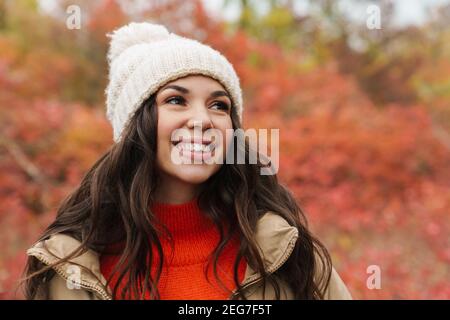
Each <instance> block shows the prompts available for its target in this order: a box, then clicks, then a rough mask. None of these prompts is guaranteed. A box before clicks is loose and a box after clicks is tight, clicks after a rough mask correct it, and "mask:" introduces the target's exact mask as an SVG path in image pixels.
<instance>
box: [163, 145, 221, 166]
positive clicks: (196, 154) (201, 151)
mask: <svg viewBox="0 0 450 320" xmlns="http://www.w3.org/2000/svg"><path fill="white" fill-rule="evenodd" d="M197 141H198V142H188V141H186V140H183V141H179V142H175V143H172V144H173V147H174V148H177V149H178V150H179V151H180V154H181V156H183V157H184V158H186V159H190V160H194V161H197V162H198V161H201V160H209V159H211V158H212V157H213V156H214V155H215V150H216V145H215V144H214V143H212V142H211V141H205V140H203V141H199V140H197ZM199 142H201V143H199Z"/></svg>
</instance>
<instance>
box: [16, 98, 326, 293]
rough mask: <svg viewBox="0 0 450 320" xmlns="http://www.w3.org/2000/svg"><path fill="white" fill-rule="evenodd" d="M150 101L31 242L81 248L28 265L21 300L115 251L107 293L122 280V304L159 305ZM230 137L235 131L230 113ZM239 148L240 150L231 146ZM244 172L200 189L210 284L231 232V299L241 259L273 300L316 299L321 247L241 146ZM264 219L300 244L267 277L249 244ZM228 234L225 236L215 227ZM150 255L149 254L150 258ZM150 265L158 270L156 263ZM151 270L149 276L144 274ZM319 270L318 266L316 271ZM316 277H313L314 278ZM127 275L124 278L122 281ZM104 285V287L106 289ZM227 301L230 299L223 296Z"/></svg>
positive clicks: (236, 169) (154, 119)
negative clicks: (90, 256)
mask: <svg viewBox="0 0 450 320" xmlns="http://www.w3.org/2000/svg"><path fill="white" fill-rule="evenodd" d="M157 112H158V111H157V107H156V104H155V94H153V95H152V96H150V97H149V98H148V99H147V100H146V101H144V103H143V104H142V105H141V107H140V108H138V109H137V110H136V112H135V113H134V114H133V115H132V117H131V118H130V121H129V124H128V125H127V126H126V128H125V129H124V136H123V139H121V141H120V142H118V143H116V144H113V145H112V146H111V147H110V148H109V150H108V151H107V152H106V153H104V154H103V155H102V156H101V157H100V159H98V160H97V162H96V163H95V164H94V165H93V167H92V168H91V169H90V170H89V171H88V172H87V173H86V175H85V176H84V177H83V179H82V181H81V183H80V186H79V187H78V188H77V189H75V191H74V192H72V193H71V194H70V195H69V196H68V197H67V198H66V199H64V200H63V202H62V203H61V205H60V206H59V208H58V210H57V216H56V219H55V221H54V222H53V223H52V224H51V225H50V226H48V228H47V229H46V230H45V231H44V233H43V234H42V236H41V237H40V238H39V240H38V241H41V240H45V239H48V238H49V237H50V236H51V235H54V234H57V233H62V234H66V235H69V236H71V237H73V238H75V239H77V240H78V241H80V242H81V245H80V247H79V248H78V250H76V251H74V252H73V253H72V254H71V255H69V256H67V257H64V258H63V259H60V260H59V261H57V262H56V263H55V264H53V265H48V266H46V265H44V264H43V263H41V262H40V261H38V260H37V259H36V258H34V257H31V256H30V257H28V261H27V265H26V268H25V270H24V274H25V278H24V282H23V286H24V293H25V297H26V298H27V299H34V298H35V297H36V296H37V295H38V294H39V293H40V292H41V291H40V290H44V292H48V281H49V279H51V277H52V276H54V272H53V270H52V267H54V266H55V265H59V264H61V263H63V262H66V261H68V260H69V259H71V258H73V257H74V256H77V255H79V254H82V253H84V252H86V251H87V250H89V249H90V250H94V251H96V252H105V251H104V250H105V248H109V246H112V245H114V244H117V243H122V244H123V246H122V249H121V250H120V252H119V253H120V254H121V256H120V257H121V258H120V260H119V262H118V264H117V265H116V268H115V269H114V270H113V275H115V276H117V282H116V285H115V286H114V288H112V292H113V297H118V290H119V289H118V287H119V283H121V282H123V281H125V280H126V282H125V285H124V287H123V290H122V291H121V295H120V297H121V298H122V299H125V298H128V299H130V298H132V297H139V298H140V299H144V298H145V293H146V292H149V293H150V297H151V299H159V293H158V289H157V283H158V279H159V277H160V275H161V270H162V267H163V263H164V261H163V252H162V245H161V242H160V240H159V237H158V234H159V232H160V231H161V230H163V229H164V226H161V225H159V224H158V222H157V221H156V218H155V216H154V215H153V213H152V212H151V210H146V209H145V208H150V204H151V203H152V201H153V198H152V195H153V193H154V191H155V189H156V188H157V187H158V171H157V168H156V167H155V159H156V146H157V145H156V144H157V140H156V138H157V124H158V113H157ZM231 120H232V124H233V128H234V129H238V128H241V123H240V121H239V118H238V116H237V114H236V112H235V108H232V112H231ZM236 145H237V146H238V148H239V143H237V144H236ZM243 148H244V149H245V150H244V152H245V155H246V159H245V160H246V161H245V164H235V163H236V161H234V164H223V165H222V166H221V168H220V169H219V170H218V171H217V172H216V173H215V174H214V175H212V176H211V177H210V178H209V179H208V180H207V181H206V182H205V183H204V184H203V187H202V189H201V193H200V194H199V196H198V205H199V207H200V208H201V209H202V211H203V212H205V213H206V214H208V216H209V217H210V218H211V219H212V220H213V221H214V222H215V225H216V227H217V228H218V230H219V232H220V240H219V243H218V244H217V246H216V247H215V250H214V251H213V253H212V255H211V257H212V262H213V268H214V275H215V277H216V278H217V280H219V283H221V282H220V279H218V277H217V271H216V267H217V260H218V257H219V256H220V254H221V252H222V250H223V248H224V247H225V246H226V244H227V243H228V241H229V240H230V239H231V238H232V232H233V230H237V232H238V234H239V239H240V248H239V251H238V255H237V257H236V261H235V263H234V268H233V270H234V271H233V273H234V274H233V277H234V282H235V285H236V290H237V291H236V292H237V294H236V295H235V296H234V297H235V298H241V299H245V298H246V297H245V294H244V290H242V289H241V286H240V283H239V281H238V266H239V263H240V261H241V259H244V258H245V259H246V261H247V263H248V264H249V265H250V266H251V267H252V269H253V270H255V271H257V272H258V273H259V274H260V275H261V277H262V282H263V288H265V287H266V283H270V284H271V285H272V286H273V288H274V289H275V293H276V298H277V299H279V298H280V285H279V282H278V281H277V279H282V280H283V281H284V282H285V283H287V284H288V285H289V286H290V288H291V289H292V291H293V293H294V297H295V298H296V299H322V298H323V295H324V292H325V290H326V288H327V286H328V283H329V280H330V277H331V259H330V256H329V254H328V252H327V250H326V249H325V247H324V246H323V245H322V244H321V243H320V242H319V241H318V240H317V239H316V238H315V237H314V236H313V235H312V234H311V233H310V231H309V230H308V225H307V220H306V217H305V215H304V213H303V211H302V210H301V209H300V207H299V206H298V204H297V202H296V201H295V199H294V197H293V195H292V194H291V193H290V192H289V190H288V189H287V188H286V187H284V186H283V185H282V184H280V183H279V182H278V180H277V176H276V175H260V169H261V167H262V164H261V163H260V161H258V163H257V164H250V163H248V162H249V161H248V155H249V145H248V141H245V144H244V147H243ZM267 211H272V212H275V213H276V214H278V215H280V216H281V217H283V218H284V219H286V221H287V222H288V223H289V224H290V225H292V226H295V227H296V228H298V231H299V238H298V241H297V243H296V245H295V248H294V251H293V252H292V254H291V256H290V257H289V259H288V261H287V262H286V263H285V264H284V265H283V267H282V268H280V269H279V270H278V271H276V272H275V273H273V274H268V273H267V272H266V270H265V268H264V264H263V257H261V254H260V251H259V250H258V246H257V243H256V240H255V231H254V230H255V229H256V228H255V226H256V223H257V221H258V219H259V218H260V217H261V216H262V215H263V214H264V213H266V212H267ZM223 221H226V222H227V223H228V224H227V225H229V226H230V228H227V230H228V231H226V230H224V228H223V224H222V222H223ZM152 248H156V250H152ZM155 261H157V262H155ZM152 264H157V268H156V270H157V271H156V274H155V275H154V276H152V274H151V271H150V270H151V266H152ZM319 264H320V265H321V266H319ZM319 271H320V272H319ZM126 275H128V276H126ZM111 278H112V277H110V278H109V279H107V280H108V284H109V283H110V281H111ZM230 293H231V292H230Z"/></svg>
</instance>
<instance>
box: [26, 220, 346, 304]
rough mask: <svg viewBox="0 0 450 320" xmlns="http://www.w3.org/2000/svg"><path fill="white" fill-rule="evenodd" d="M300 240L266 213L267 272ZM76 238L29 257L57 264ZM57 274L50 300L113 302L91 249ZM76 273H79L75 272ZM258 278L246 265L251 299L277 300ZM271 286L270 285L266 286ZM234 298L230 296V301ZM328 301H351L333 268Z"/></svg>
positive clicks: (37, 247) (56, 241)
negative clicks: (264, 288)
mask: <svg viewBox="0 0 450 320" xmlns="http://www.w3.org/2000/svg"><path fill="white" fill-rule="evenodd" d="M297 238H298V229H297V228H295V227H292V226H290V225H289V224H288V223H287V221H286V220H285V219H283V218H282V217H280V216H279V215H276V214H274V213H272V212H268V213H266V214H265V215H264V216H263V217H262V218H261V219H260V220H259V222H258V224H257V230H256V240H257V242H258V244H259V246H260V248H261V250H262V253H263V257H264V262H265V266H266V268H267V272H269V273H271V272H274V271H276V270H277V269H278V268H280V267H281V266H282V265H283V263H284V262H286V261H287V259H288V258H289V256H290V254H291V253H292V251H293V248H294V245H295V243H296V241H297ZM79 244H80V243H79V242H78V241H77V240H75V239H74V238H72V237H70V236H67V235H63V234H57V235H53V236H52V237H50V238H49V239H48V240H45V241H42V242H37V243H36V244H34V245H33V246H32V247H31V248H30V249H28V250H27V254H28V255H29V256H34V257H36V258H37V259H39V260H40V261H42V262H43V263H45V264H47V265H48V264H51V263H53V262H56V261H57V260H58V259H59V258H60V257H64V256H67V255H68V254H69V253H70V252H72V251H73V250H75V248H77V247H78V246H79ZM77 264H79V265H82V266H84V267H86V268H87V269H89V270H91V272H92V273H93V274H94V275H96V276H97V277H98V279H99V280H97V279H95V277H93V276H92V275H91V274H90V273H89V272H86V271H83V268H79V267H78V266H77ZM53 269H54V270H55V272H56V275H55V276H54V277H53V278H52V279H51V280H50V283H49V292H48V298H49V299H52V300H99V299H101V300H111V299H112V296H111V292H110V290H109V288H107V287H105V284H106V280H105V278H104V277H103V275H102V274H101V272H100V262H99V255H98V254H97V253H96V252H94V251H92V250H89V251H87V252H85V253H84V254H82V255H80V256H78V257H76V258H73V259H72V260H70V262H68V263H64V264H61V265H59V266H57V267H54V268H53ZM75 271H76V272H75ZM259 280H260V277H259V275H258V274H257V273H256V272H255V271H254V270H252V269H251V268H250V266H248V265H247V268H246V271H245V277H244V280H243V282H242V285H243V287H245V290H246V291H245V292H246V296H247V297H248V299H251V300H254V299H258V300H264V299H266V300H271V299H274V297H275V295H274V289H273V288H272V287H266V296H265V297H263V290H262V285H261V281H259ZM267 286H269V285H267ZM280 287H281V289H282V290H281V293H282V296H281V298H282V299H293V294H292V291H291V290H290V288H289V287H288V286H287V285H286V284H285V283H283V282H282V281H281V280H280ZM233 294H234V293H233ZM232 296H233V295H231V296H230V298H231V297H232ZM325 298H326V299H336V300H341V299H352V297H351V295H350V293H349V291H348V290H347V287H346V286H345V284H344V283H343V281H342V280H341V278H340V277H339V275H338V273H337V272H336V270H335V269H334V268H333V269H332V274H331V280H330V284H329V287H328V290H327V291H326V292H325Z"/></svg>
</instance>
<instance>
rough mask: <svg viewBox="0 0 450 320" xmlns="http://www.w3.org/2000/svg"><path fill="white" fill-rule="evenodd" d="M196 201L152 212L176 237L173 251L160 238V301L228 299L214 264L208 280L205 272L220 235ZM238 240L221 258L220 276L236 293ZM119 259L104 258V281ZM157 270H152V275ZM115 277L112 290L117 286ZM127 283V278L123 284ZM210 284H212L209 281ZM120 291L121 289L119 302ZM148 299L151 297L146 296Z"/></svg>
mask: <svg viewBox="0 0 450 320" xmlns="http://www.w3.org/2000/svg"><path fill="white" fill-rule="evenodd" d="M196 200H197V199H196V198H195V199H193V200H192V201H190V202H187V203H184V204H178V205H173V204H166V203H155V204H153V205H152V212H154V214H155V215H156V216H157V217H158V218H159V219H160V221H161V222H162V223H163V224H164V225H165V226H166V227H167V228H168V230H169V231H170V233H171V235H172V237H173V244H174V247H173V250H172V247H171V245H170V242H169V240H168V239H166V238H162V237H161V238H160V240H161V243H162V247H163V255H164V265H163V269H162V273H161V278H160V281H159V283H158V290H159V293H160V298H161V299H163V300H165V299H171V300H172V299H173V300H175V299H176V300H178V299H179V300H185V299H189V300H218V299H227V298H228V297H229V294H230V293H229V292H227V291H226V290H224V289H223V288H222V287H221V286H220V285H219V283H218V282H217V280H216V279H215V277H214V273H213V264H212V263H210V267H209V269H208V279H206V277H205V274H204V270H205V269H204V268H205V266H206V262H207V260H208V258H209V255H210V254H211V253H212V251H213V250H214V247H215V246H216V244H217V243H218V241H219V232H218V231H217V229H216V228H215V226H214V223H213V222H212V221H211V220H210V219H209V218H207V216H206V215H204V214H203V213H202V211H201V210H200V209H199V207H198V205H197V202H196ZM238 246H239V240H238V238H237V236H235V237H234V238H233V239H232V241H230V242H229V243H228V244H227V246H226V247H225V249H224V251H223V252H222V254H221V255H220V257H219V261H218V264H217V272H218V276H219V278H220V280H221V281H222V283H223V284H224V285H225V286H226V287H227V288H228V289H229V290H234V289H235V285H234V281H233V264H234V261H235V258H236V254H237V250H238ZM118 259H119V256H113V255H101V256H100V267H101V272H102V274H103V276H104V277H105V278H108V277H109V276H110V274H111V272H112V270H113V268H114V266H115V264H116V263H117V262H118ZM245 266H246V263H245V259H242V260H241V263H240V265H239V269H238V270H239V271H238V278H239V281H240V282H242V280H243V278H244V273H245ZM155 271H156V267H155V266H153V267H152V274H154V272H155ZM115 278H116V277H115V276H114V277H113V280H112V282H111V283H110V288H113V286H114V285H115V283H116V281H117V280H116V279H115ZM126 279H128V277H127V276H125V278H124V280H123V281H126ZM208 280H209V281H208ZM121 288H123V284H121V285H119V291H118V292H119V294H118V297H116V298H120V292H121ZM146 299H149V294H147V295H146Z"/></svg>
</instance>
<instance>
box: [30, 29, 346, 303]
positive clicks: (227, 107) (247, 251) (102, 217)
mask: <svg viewBox="0 0 450 320" xmlns="http://www.w3.org/2000/svg"><path fill="white" fill-rule="evenodd" d="M109 36H110V37H111V43H110V49H109V52H108V62H109V66H110V69H109V80H110V81H109V84H108V88H107V90H106V98H107V117H108V119H109V120H110V121H111V124H112V127H113V130H114V142H115V144H113V145H112V146H111V148H110V149H109V150H108V151H107V152H106V153H105V154H104V155H103V156H102V157H101V158H100V159H99V160H98V161H97V162H96V163H95V164H94V166H93V167H92V168H91V169H90V170H89V171H88V173H87V174H86V176H85V177H84V178H83V181H82V182H81V184H80V186H79V187H78V188H77V189H76V190H75V191H74V192H73V193H72V194H71V195H70V196H69V197H68V198H67V199H65V201H64V202H63V203H62V204H61V206H60V208H59V209H58V212H57V217H56V219H55V221H54V222H53V223H52V224H51V225H50V226H49V227H48V228H47V229H46V230H45V232H44V233H43V235H42V236H41V237H40V238H39V240H38V241H37V242H36V243H35V244H34V245H33V246H32V247H31V248H30V249H29V250H28V251H27V254H28V255H29V258H28V263H27V268H26V270H25V271H26V276H27V277H26V281H25V295H26V297H27V298H28V299H351V296H350V294H349V292H348V290H347V288H346V287H345V285H344V283H343V282H342V280H341V279H340V277H339V275H338V274H337V273H336V271H335V270H334V268H333V267H332V265H331V259H330V256H329V254H328V253H327V250H326V249H325V248H324V246H323V245H322V244H321V243H320V242H319V241H318V240H317V239H315V238H314V237H313V235H312V234H311V233H310V232H309V231H308V228H307V223H306V218H305V217H304V214H303V213H302V211H301V210H300V208H299V207H298V205H297V204H296V202H295V200H294V198H293V196H292V195H291V194H290V192H289V191H288V190H287V189H286V188H285V187H283V186H282V185H281V184H279V183H278V181H277V178H276V175H261V174H260V170H261V168H262V167H263V165H262V164H261V163H260V162H259V161H258V163H256V164H252V163H248V162H249V161H248V156H249V152H250V148H249V145H248V142H247V141H245V140H244V141H245V143H244V144H239V143H238V144H237V149H238V150H237V153H239V152H241V153H243V154H244V156H245V160H246V161H245V163H244V164H239V163H238V164H236V161H231V163H229V162H228V161H226V163H224V162H225V161H221V160H224V159H225V157H228V155H229V154H230V150H231V149H232V148H233V149H234V146H235V145H234V142H235V141H236V136H235V135H233V134H230V132H233V129H238V128H241V116H242V108H243V107H242V93H241V88H240V84H239V78H238V76H237V75H236V73H235V71H234V69H233V67H232V66H231V64H230V63H229V62H228V60H227V59H226V58H225V57H224V56H223V55H221V54H220V53H219V52H217V51H216V50H214V49H212V48H211V47H209V46H207V45H204V44H201V43H199V42H197V41H195V40H192V39H187V38H183V37H180V36H178V35H175V34H173V33H170V32H168V31H167V29H166V28H164V27H163V26H160V25H154V24H150V23H130V24H129V25H127V26H124V27H122V28H119V29H118V30H116V31H115V32H114V33H113V34H111V35H109ZM230 130H231V131H230ZM179 131H181V132H182V133H184V135H183V134H181V135H180V134H174V133H176V132H177V133H179ZM199 133H200V135H199ZM212 133H213V134H212ZM214 133H215V134H214ZM238 138H239V137H238ZM240 141H243V140H240ZM232 154H234V153H232ZM180 160H182V161H181V162H180ZM207 160H209V161H207ZM211 160H216V161H211ZM217 160H219V161H217ZM232 160H233V158H232ZM234 160H235V158H234ZM192 162H194V163H192Z"/></svg>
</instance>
